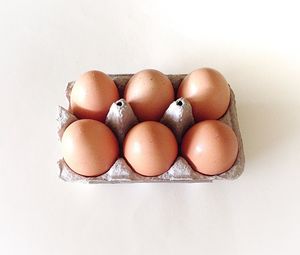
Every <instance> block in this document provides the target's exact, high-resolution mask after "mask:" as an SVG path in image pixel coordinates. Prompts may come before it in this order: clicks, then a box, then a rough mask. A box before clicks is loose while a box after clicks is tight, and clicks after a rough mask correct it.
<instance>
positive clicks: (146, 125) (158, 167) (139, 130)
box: [123, 121, 178, 176]
mask: <svg viewBox="0 0 300 255" xmlns="http://www.w3.org/2000/svg"><path fill="white" fill-rule="evenodd" d="M123 151H124V157H125V158H126V160H127V161H128V163H129V164H130V165H131V167H132V168H133V169H134V170H135V171H136V172H138V173H139V174H141V175H144V176H158V175H161V174H162V173H164V172H166V171H167V170H168V169H169V168H170V167H171V165H172V164H173V163H174V161H175V159H176V157H177V153H178V145H177V142H176V138H175V136H174V134H173V133H172V131H171V130H170V129H169V128H168V127H166V126H165V125H163V124H161V123H159V122H155V121H145V122H142V123H139V124H137V125H136V126H134V127H133V128H132V129H130V130H129V132H128V134H127V135H126V137H125V140H124V144H123Z"/></svg>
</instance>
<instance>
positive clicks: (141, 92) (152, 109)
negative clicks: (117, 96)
mask: <svg viewBox="0 0 300 255" xmlns="http://www.w3.org/2000/svg"><path fill="white" fill-rule="evenodd" d="M174 94H175V93H174V88H173V86H172V83H171V81H170V80H169V78H168V77H167V76H166V75H164V74H163V73H161V72H159V71H157V70H153V69H147V70H142V71H140V72H138V73H136V74H134V75H133V76H132V77H131V79H130V80H129V81H128V83H127V84H126V86H125V91H124V98H125V100H126V101H127V102H128V103H129V104H130V106H131V107H132V109H133V111H134V113H135V115H136V116H137V118H138V119H139V121H147V120H156V121H159V120H160V118H161V117H162V116H163V114H164V112H165V111H166V110H167V108H168V107H169V105H170V104H171V103H172V102H173V101H174V97H175V95H174Z"/></svg>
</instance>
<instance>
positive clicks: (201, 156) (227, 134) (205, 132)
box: [181, 120, 238, 175]
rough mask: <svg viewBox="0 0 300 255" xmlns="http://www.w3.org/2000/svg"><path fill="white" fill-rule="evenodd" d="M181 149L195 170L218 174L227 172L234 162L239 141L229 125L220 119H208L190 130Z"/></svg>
mask: <svg viewBox="0 0 300 255" xmlns="http://www.w3.org/2000/svg"><path fill="white" fill-rule="evenodd" d="M181 151H182V155H183V157H184V158H185V159H186V160H187V161H188V162H189V163H190V165H191V166H192V167H193V168H194V170H197V171H198V172H200V173H203V174H206V175H216V174H221V173H223V172H226V171H227V170H229V169H230V167H231V166H232V165H233V164H234V162H235V160H236V157H237V153H238V141H237V138H236V135H235V133H234V132H233V130H232V129H231V127H229V126H228V125H226V124H224V123H223V122H221V121H218V120H206V121H203V122H200V123H197V124H195V125H194V126H192V127H191V128H190V129H189V130H188V132H187V133H186V134H185V135H184V137H183V141H182V144H181Z"/></svg>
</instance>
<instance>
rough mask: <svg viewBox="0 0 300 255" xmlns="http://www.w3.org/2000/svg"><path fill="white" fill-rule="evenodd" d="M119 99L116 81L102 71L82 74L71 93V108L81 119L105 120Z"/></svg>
mask: <svg viewBox="0 0 300 255" xmlns="http://www.w3.org/2000/svg"><path fill="white" fill-rule="evenodd" d="M118 99H119V92H118V89H117V87H116V85H115V83H114V81H113V80H112V79H111V78H110V77H109V76H108V75H106V74H105V73H103V72H100V71H89V72H86V73H84V74H82V75H81V76H80V77H79V79H78V80H77V81H76V82H75V84H74V86H73V89H72V91H71V95H70V103H71V105H70V106H71V110H72V112H73V113H74V115H76V116H77V117H78V118H80V119H94V120H99V121H102V122H103V121H104V120H105V118H106V115H107V113H108V110H109V108H110V106H111V104H112V103H113V102H115V101H116V100H118Z"/></svg>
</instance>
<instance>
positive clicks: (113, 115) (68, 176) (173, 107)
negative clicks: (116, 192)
mask: <svg viewBox="0 0 300 255" xmlns="http://www.w3.org/2000/svg"><path fill="white" fill-rule="evenodd" d="M131 76H132V74H116V75H110V77H111V78H112V79H113V80H114V82H115V84H116V86H117V87H118V90H119V93H120V95H123V92H124V88H125V86H126V84H127V82H128V80H129V79H130V78H131ZM167 76H168V78H169V79H170V81H171V82H172V85H173V87H174V90H177V89H178V86H179V85H180V82H181V81H182V79H183V78H184V77H185V76H186V75H185V74H180V75H167ZM73 85H74V82H70V83H68V85H67V88H66V97H67V100H68V104H69V107H68V110H67V109H65V108H63V107H61V106H59V108H58V115H57V123H58V131H57V134H58V136H59V139H61V138H62V135H63V133H64V131H65V129H66V128H67V127H68V126H69V125H70V124H71V123H73V122H74V121H76V120H78V118H77V117H76V116H75V115H73V114H72V113H71V111H70V93H71V91H72V87H73ZM219 120H220V121H222V122H224V123H225V124H227V125H229V126H230V127H231V128H232V129H233V131H234V133H235V134H236V137H237V140H238V154H237V158H236V160H235V162H234V164H233V166H232V167H231V168H230V169H229V170H228V171H226V172H224V173H222V174H219V175H214V176H208V175H204V174H201V173H199V172H197V171H195V170H193V169H192V167H191V166H190V165H189V163H188V162H187V161H186V160H185V159H184V158H183V157H181V156H178V157H177V159H176V160H175V162H174V163H173V165H172V166H171V167H170V169H169V170H168V171H166V172H165V173H163V174H161V175H159V176H155V177H146V176H142V175H140V174H138V173H136V172H135V171H134V170H132V168H131V167H130V166H129V165H128V164H127V163H126V160H125V159H124V158H122V157H120V158H119V159H117V160H116V162H115V163H114V164H113V165H112V167H111V168H110V169H109V170H108V171H107V172H106V173H104V174H102V175H100V176H96V177H86V176H82V175H79V174H77V173H75V172H74V171H73V170H72V169H70V168H69V166H68V165H67V164H66V162H65V161H64V159H60V160H59V161H58V167H59V177H60V178H61V179H63V180H64V181H69V182H82V183H143V182H144V183H147V182H168V183H173V182H186V183H189V182H190V183H197V182H212V181H214V180H233V179H236V178H238V177H239V176H240V175H241V174H242V172H243V170H244V165H245V156H244V151H243V143H242V138H241V133H240V130H239V125H238V118H237V112H236V105H235V97H234V93H233V91H232V89H230V103H229V107H228V109H227V111H226V113H225V114H224V115H223V116H222V117H221V118H220V119H219ZM160 122H161V123H163V124H164V125H166V126H167V127H169V128H170V129H171V130H172V131H173V133H174V135H175V137H176V139H177V142H178V144H180V142H181V139H182V137H183V135H184V133H185V131H187V129H189V128H190V127H191V126H192V125H193V124H194V118H193V114H192V107H191V104H190V103H189V102H188V100H187V99H185V98H179V99H177V100H176V101H174V102H173V103H171V104H170V106H169V107H168V109H167V110H166V112H165V113H164V115H163V117H162V118H161V120H160ZM137 123H138V120H137V117H136V116H135V115H134V112H133V110H132V108H131V107H130V105H129V104H128V103H127V102H126V101H125V100H124V99H120V100H118V101H116V102H114V103H113V104H112V105H111V107H110V110H109V112H108V114H107V116H106V120H105V124H106V125H107V126H108V127H110V129H111V130H112V131H113V132H114V134H115V135H116V137H117V139H118V141H119V144H120V145H122V143H123V140H124V138H125V135H126V133H127V132H128V131H129V129H130V128H132V127H133V126H134V125H136V124H137ZM103 146H105V145H103Z"/></svg>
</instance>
